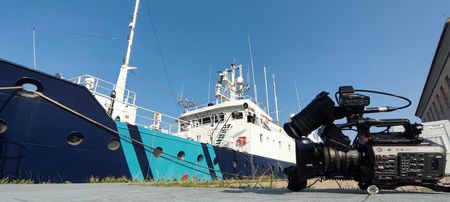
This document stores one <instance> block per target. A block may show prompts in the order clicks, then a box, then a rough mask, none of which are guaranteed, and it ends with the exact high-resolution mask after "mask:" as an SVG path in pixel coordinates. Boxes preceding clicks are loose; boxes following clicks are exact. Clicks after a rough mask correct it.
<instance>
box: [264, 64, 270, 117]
mask: <svg viewBox="0 0 450 202" xmlns="http://www.w3.org/2000/svg"><path fill="white" fill-rule="evenodd" d="M264 84H265V85H266V107H267V108H266V112H267V114H270V107H269V105H270V104H269V93H268V90H267V74H266V65H264Z"/></svg>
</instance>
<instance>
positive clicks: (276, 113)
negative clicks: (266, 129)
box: [272, 74, 280, 123]
mask: <svg viewBox="0 0 450 202" xmlns="http://www.w3.org/2000/svg"><path fill="white" fill-rule="evenodd" d="M272 80H273V95H274V97H275V116H276V118H277V123H280V120H279V119H278V112H279V111H278V100H277V86H276V85H275V74H272Z"/></svg>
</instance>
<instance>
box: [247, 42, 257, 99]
mask: <svg viewBox="0 0 450 202" xmlns="http://www.w3.org/2000/svg"><path fill="white" fill-rule="evenodd" d="M247 39H248V48H249V52H250V63H251V65H252V75H253V93H254V95H253V96H254V98H255V102H256V104H258V91H257V90H256V81H255V69H254V68H253V53H252V44H251V42H250V34H249V35H247Z"/></svg>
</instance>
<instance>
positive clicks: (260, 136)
mask: <svg viewBox="0 0 450 202" xmlns="http://www.w3.org/2000/svg"><path fill="white" fill-rule="evenodd" d="M263 139H264V137H263V134H259V141H260V142H262V141H263Z"/></svg>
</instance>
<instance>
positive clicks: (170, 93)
mask: <svg viewBox="0 0 450 202" xmlns="http://www.w3.org/2000/svg"><path fill="white" fill-rule="evenodd" d="M130 72H131V73H132V74H133V75H135V76H136V77H137V78H139V79H141V80H142V81H144V82H146V83H148V84H149V85H152V86H154V87H156V88H159V89H160V90H162V91H163V92H164V93H166V94H168V95H170V96H173V97H175V98H178V95H175V94H173V92H172V91H170V89H167V88H165V87H164V86H162V85H160V84H158V83H156V82H153V81H150V80H148V79H146V78H145V77H143V76H141V75H139V74H138V73H136V72H135V71H130Z"/></svg>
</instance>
